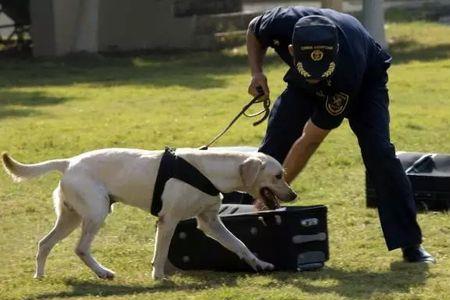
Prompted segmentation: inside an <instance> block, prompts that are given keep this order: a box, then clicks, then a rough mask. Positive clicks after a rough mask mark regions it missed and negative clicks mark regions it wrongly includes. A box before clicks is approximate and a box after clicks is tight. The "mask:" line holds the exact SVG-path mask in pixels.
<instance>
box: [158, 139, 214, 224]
mask: <svg viewBox="0 0 450 300" xmlns="http://www.w3.org/2000/svg"><path fill="white" fill-rule="evenodd" d="M170 178H176V179H179V180H181V181H183V182H186V183H187V184H189V185H191V186H193V187H195V188H196V189H199V190H200V191H202V192H204V193H206V194H208V195H211V196H217V195H219V193H220V191H219V190H218V189H217V188H216V187H215V186H214V185H213V184H212V183H211V181H210V180H209V179H208V178H206V177H205V175H203V174H202V173H201V172H200V171H199V170H197V168H195V167H194V166H192V165H191V164H190V163H188V162H187V161H186V160H184V159H183V158H181V157H179V156H177V155H175V149H173V148H167V147H166V150H165V151H164V154H163V156H162V158H161V163H160V164H159V169H158V176H157V177H156V181H155V187H154V190H153V200H152V207H151V210H150V211H151V213H152V215H154V216H157V215H158V213H159V212H160V211H161V208H162V199H161V195H162V193H163V192H164V186H165V185H166V182H167V181H168V180H169V179H170Z"/></svg>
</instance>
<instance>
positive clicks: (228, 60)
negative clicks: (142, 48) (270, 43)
mask: <svg viewBox="0 0 450 300" xmlns="http://www.w3.org/2000/svg"><path fill="white" fill-rule="evenodd" d="M273 60H276V61H277V62H278V61H280V60H279V59H278V58H275V57H269V58H268V64H270V63H271V62H272V61H273ZM0 68H1V69H3V71H2V73H3V74H4V76H2V78H0V87H12V86H14V87H17V86H19V87H27V86H40V87H42V86H49V85H71V84H74V83H84V84H93V85H98V86H107V87H108V86H116V85H148V86H156V87H170V86H183V87H188V88H192V89H207V88H216V87H221V86H224V85H225V84H226V80H225V79H224V78H223V77H220V76H221V75H227V74H236V73H238V72H244V71H246V70H247V69H248V66H247V57H246V55H244V54H243V53H238V54H229V53H225V52H223V51H221V52H220V51H219V52H180V53H169V54H145V55H141V56H133V54H128V55H123V56H105V57H102V56H69V57H66V58H64V59H51V60H44V61H43V60H38V59H27V60H14V59H11V60H7V61H3V62H1V63H0Z"/></svg>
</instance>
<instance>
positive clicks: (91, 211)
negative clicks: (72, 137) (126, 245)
mask: <svg viewBox="0 0 450 300" xmlns="http://www.w3.org/2000/svg"><path fill="white" fill-rule="evenodd" d="M74 178H75V179H74ZM62 187H63V189H64V193H65V194H67V197H71V198H70V200H71V201H69V202H70V203H71V204H72V205H73V206H74V209H75V210H76V211H77V212H78V213H79V214H80V215H81V236H80V239H79V241H78V244H77V245H76V247H75V253H76V254H77V255H78V257H79V258H80V259H81V260H82V261H83V262H84V263H85V264H86V266H88V267H89V268H90V269H91V270H92V271H93V272H94V273H95V274H96V275H97V276H98V277H100V278H103V279H112V278H114V272H112V271H111V270H109V269H107V268H105V267H104V266H102V265H101V264H99V263H98V262H97V261H96V260H95V259H94V257H93V256H92V254H91V244H92V241H93V240H94V238H95V235H96V234H97V233H98V231H99V230H100V227H101V225H102V224H103V222H104V220H105V218H106V216H107V215H108V213H109V205H110V199H109V197H108V191H107V190H106V188H105V187H104V186H103V185H102V184H99V183H98V182H94V181H92V180H91V179H90V178H89V177H82V176H76V177H75V176H73V177H72V178H71V177H69V178H67V179H66V180H63V182H62Z"/></svg>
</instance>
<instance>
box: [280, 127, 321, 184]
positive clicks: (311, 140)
mask: <svg viewBox="0 0 450 300" xmlns="http://www.w3.org/2000/svg"><path fill="white" fill-rule="evenodd" d="M329 132H330V130H326V129H322V128H319V127H317V126H316V125H314V123H313V122H311V120H309V121H308V122H306V125H305V127H304V128H303V134H302V136H301V137H300V138H299V139H298V140H297V141H295V143H294V144H293V145H292V147H291V149H290V150H289V153H288V155H287V156H286V159H285V160H284V163H283V166H284V168H285V170H286V174H285V179H286V181H287V182H288V183H291V182H292V181H293V180H294V179H295V177H297V175H298V174H299V173H300V172H301V171H302V170H303V168H304V167H305V166H306V163H307V162H308V160H309V158H310V157H311V156H312V155H313V153H314V152H315V151H316V149H317V148H319V146H320V144H321V143H322V141H323V140H324V139H325V137H326V136H327V135H328V133H329Z"/></svg>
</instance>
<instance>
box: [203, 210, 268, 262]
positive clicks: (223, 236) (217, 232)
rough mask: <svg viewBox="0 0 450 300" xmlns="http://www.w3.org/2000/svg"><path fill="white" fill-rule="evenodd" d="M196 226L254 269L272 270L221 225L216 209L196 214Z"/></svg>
mask: <svg viewBox="0 0 450 300" xmlns="http://www.w3.org/2000/svg"><path fill="white" fill-rule="evenodd" d="M197 224H198V225H197V227H198V228H199V229H200V230H202V231H203V232H204V233H205V234H206V235H207V236H209V237H210V238H212V239H214V240H216V241H218V242H219V243H220V244H222V246H224V247H225V248H227V249H228V250H230V251H232V252H234V253H236V254H237V256H239V258H240V259H243V260H245V261H246V262H247V263H248V264H249V265H250V266H251V267H252V268H253V269H254V270H255V271H259V270H272V269H273V268H274V266H273V265H272V264H270V263H267V262H265V261H262V260H260V259H258V258H257V257H256V256H255V255H254V254H253V253H252V252H251V251H250V250H249V249H248V248H247V246H245V244H244V243H243V242H242V241H240V240H239V239H238V238H237V237H235V236H234V235H233V234H232V233H231V232H230V231H229V230H228V229H227V228H226V227H225V225H223V223H222V221H221V220H220V218H219V216H218V215H217V210H216V209H213V210H209V211H206V212H203V213H201V214H199V215H198V216H197Z"/></svg>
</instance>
